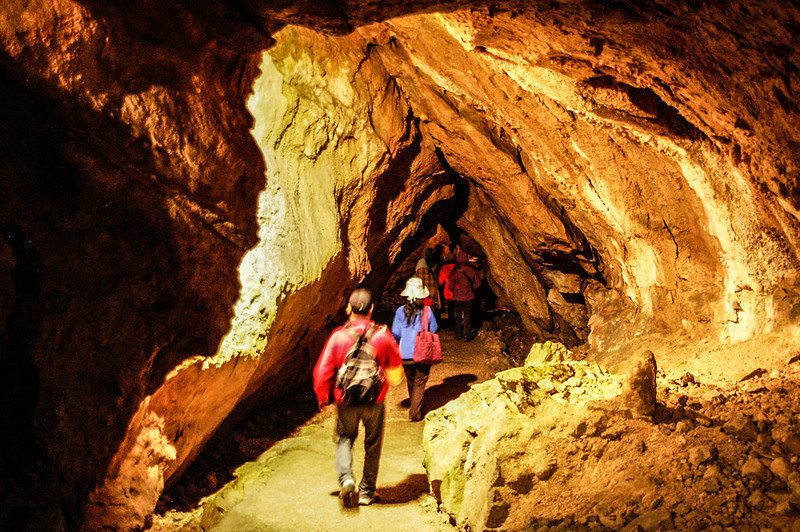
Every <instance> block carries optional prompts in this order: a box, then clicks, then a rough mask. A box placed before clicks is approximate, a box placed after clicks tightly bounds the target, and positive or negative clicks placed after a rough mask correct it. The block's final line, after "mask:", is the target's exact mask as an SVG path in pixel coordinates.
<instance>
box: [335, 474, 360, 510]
mask: <svg viewBox="0 0 800 532" xmlns="http://www.w3.org/2000/svg"><path fill="white" fill-rule="evenodd" d="M339 498H340V499H341V500H342V505H343V506H344V507H345V508H355V507H356V506H358V504H359V496H358V493H357V492H356V483H355V482H353V481H352V480H349V479H348V480H345V481H344V484H342V489H341V490H339Z"/></svg>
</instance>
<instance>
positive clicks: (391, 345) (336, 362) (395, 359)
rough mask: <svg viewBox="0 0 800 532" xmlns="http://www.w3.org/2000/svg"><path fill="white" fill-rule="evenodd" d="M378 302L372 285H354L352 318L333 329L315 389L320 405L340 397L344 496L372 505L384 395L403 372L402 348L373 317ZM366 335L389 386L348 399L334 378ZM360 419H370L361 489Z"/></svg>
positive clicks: (339, 465)
mask: <svg viewBox="0 0 800 532" xmlns="http://www.w3.org/2000/svg"><path fill="white" fill-rule="evenodd" d="M372 307H373V305H372V295H371V294H370V292H369V291H368V290H365V289H363V288H357V289H356V290H354V291H353V293H352V294H351V295H350V300H349V302H348V304H347V315H348V317H349V320H348V322H347V323H346V324H344V325H343V326H341V327H338V328H336V329H335V330H334V331H333V332H332V333H331V335H330V336H329V337H328V340H327V342H325V347H324V348H323V349H322V353H321V354H320V356H319V360H317V365H316V366H315V367H314V391H315V392H316V394H317V402H318V403H319V407H320V409H322V408H325V407H326V406H327V405H328V404H329V403H330V401H331V397H330V395H331V390H333V399H334V402H335V403H336V417H337V419H336V431H335V433H334V440H335V442H336V453H335V458H334V462H335V465H336V473H337V474H338V475H339V485H340V486H341V489H340V491H339V498H340V499H341V500H342V504H344V506H345V507H346V508H353V507H355V506H356V505H357V504H358V505H369V504H372V503H373V502H376V501H377V500H378V496H377V495H376V494H375V484H376V482H377V479H378V466H379V465H380V459H381V446H382V444H383V425H384V414H385V412H384V405H383V400H384V398H385V397H386V392H387V391H388V389H389V384H392V385H396V384H399V383H400V382H401V381H402V378H403V369H402V364H403V361H402V358H401V357H400V348H399V347H398V346H397V342H396V341H395V339H394V337H393V336H392V333H391V332H390V331H389V330H388V329H387V328H386V326H385V325H377V324H375V322H374V321H372V319H371V317H372ZM361 335H365V338H366V339H367V340H366V341H367V342H368V343H369V345H370V346H371V348H372V352H373V353H374V356H375V361H376V362H377V363H378V366H379V367H380V371H381V373H382V374H383V376H384V379H383V386H382V388H381V389H380V391H379V393H378V395H377V398H376V400H375V401H374V402H371V403H366V404H355V405H350V404H345V403H344V401H343V393H342V390H341V389H340V388H339V387H337V386H334V381H335V379H336V375H337V373H338V371H339V368H340V367H341V366H342V365H343V364H344V362H345V357H346V355H347V352H348V351H349V350H350V348H351V347H352V346H353V344H354V342H355V341H356V339H357V338H358V337H359V336H361ZM359 422H363V423H364V472H363V474H362V478H361V483H360V484H359V487H358V493H356V484H355V478H354V477H353V442H354V440H355V439H356V437H357V436H358V425H359Z"/></svg>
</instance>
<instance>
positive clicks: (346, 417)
mask: <svg viewBox="0 0 800 532" xmlns="http://www.w3.org/2000/svg"><path fill="white" fill-rule="evenodd" d="M384 413H385V410H384V408H383V403H380V404H375V405H363V406H348V405H336V432H335V433H334V436H333V440H334V441H335V442H336V455H335V459H334V461H335V464H336V473H337V474H338V475H339V485H340V486H341V485H342V484H344V481H345V480H353V481H355V479H354V478H353V442H354V441H355V439H356V438H357V437H358V423H359V421H361V422H363V423H364V472H363V474H362V476H361V483H360V484H359V486H358V491H359V492H360V493H362V494H366V495H374V494H375V483H376V482H377V480H378V467H379V466H380V461H381V447H382V446H383V423H384Z"/></svg>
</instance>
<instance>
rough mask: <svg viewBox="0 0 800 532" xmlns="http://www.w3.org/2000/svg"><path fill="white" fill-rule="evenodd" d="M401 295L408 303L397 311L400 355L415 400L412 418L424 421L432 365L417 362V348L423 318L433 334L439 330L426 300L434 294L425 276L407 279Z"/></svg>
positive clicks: (395, 323)
mask: <svg viewBox="0 0 800 532" xmlns="http://www.w3.org/2000/svg"><path fill="white" fill-rule="evenodd" d="M400 295H401V296H403V297H405V298H406V303H405V304H404V305H401V306H400V307H398V308H397V311H395V313H394V321H393V322H392V334H393V335H394V337H395V339H396V340H397V341H398V342H400V355H401V356H402V357H403V370H404V371H405V373H406V384H407V385H408V399H409V401H410V403H411V404H410V406H409V409H408V419H410V420H411V421H420V420H421V419H422V417H423V415H422V401H423V399H424V397H425V385H426V384H427V382H428V375H429V374H430V371H431V366H430V364H419V363H416V362H414V347H415V346H416V341H417V333H418V332H419V331H420V328H421V326H422V321H423V319H426V320H428V327H429V330H430V331H431V332H433V333H435V332H436V330H437V329H438V325H437V323H436V317H434V315H433V312H432V311H431V307H430V306H428V305H426V304H425V300H426V299H427V298H428V296H429V295H430V294H429V292H428V289H427V288H426V287H425V286H424V285H423V283H422V279H420V278H419V277H412V278H410V279H409V280H408V281H406V286H405V288H404V289H403V291H402V292H401V293H400Z"/></svg>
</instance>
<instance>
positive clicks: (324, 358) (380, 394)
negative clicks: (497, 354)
mask: <svg viewBox="0 0 800 532" xmlns="http://www.w3.org/2000/svg"><path fill="white" fill-rule="evenodd" d="M442 251H443V253H441V254H437V253H436V252H435V251H434V250H428V252H427V253H426V258H422V259H420V260H419V261H418V262H417V264H416V270H415V274H414V276H413V277H410V278H409V279H408V280H407V281H406V283H405V286H404V288H403V291H402V292H401V294H400V295H401V296H402V297H404V298H405V302H404V303H403V304H402V305H400V306H399V307H398V308H397V309H396V310H395V313H394V319H393V321H392V326H391V329H389V328H387V327H386V326H384V325H378V324H376V323H375V322H374V321H373V320H372V311H373V308H374V305H373V302H372V295H371V293H370V292H369V291H368V290H365V289H363V288H359V289H356V290H354V291H353V293H352V294H351V295H350V298H349V300H348V305H347V308H346V312H347V315H348V321H347V323H345V325H343V326H341V327H338V328H337V329H335V330H334V331H333V332H332V333H331V335H330V336H329V337H328V340H327V342H326V343H325V346H324V348H323V349H322V353H321V354H320V357H319V359H318V360H317V364H316V366H315V368H314V375H313V377H314V390H315V393H316V396H317V401H318V403H319V406H320V409H324V408H325V407H326V406H327V405H328V404H329V403H330V402H331V396H332V397H333V402H334V403H335V404H336V412H337V422H336V429H335V434H334V440H335V442H336V451H335V459H334V462H335V467H336V471H337V474H338V478H339V484H340V486H341V489H340V492H339V497H340V499H341V501H342V504H343V505H344V506H345V507H347V508H352V507H355V506H358V505H369V504H372V503H373V502H376V501H377V500H378V499H379V498H378V496H377V495H376V493H375V485H376V481H377V475H378V465H379V462H380V453H381V446H382V442H383V425H384V417H385V410H384V405H383V400H384V398H385V396H386V393H387V390H388V387H389V385H390V384H391V385H397V384H399V383H400V381H401V380H402V379H403V376H405V379H406V384H407V386H408V396H409V411H408V417H409V420H410V421H412V422H416V421H420V420H421V419H422V418H423V410H422V405H423V399H424V394H425V386H426V384H427V381H428V377H429V375H430V370H431V364H430V363H422V362H418V361H415V360H414V351H415V348H416V347H417V337H418V335H419V333H420V331H422V330H427V331H430V332H431V333H436V332H437V330H438V329H439V322H438V321H437V314H438V315H439V317H441V312H442V311H443V310H445V308H444V305H443V304H442V299H444V301H445V304H446V305H447V307H446V310H447V314H448V318H449V321H450V322H451V324H452V326H453V330H454V333H455V336H456V338H458V339H461V340H469V339H470V337H471V334H472V320H471V316H472V302H473V300H474V299H475V290H476V289H477V288H478V287H479V286H480V284H481V279H480V275H479V274H478V272H477V271H476V270H475V269H474V268H472V267H471V266H470V265H469V264H468V262H469V255H468V254H467V253H465V252H464V251H461V250H459V249H456V250H455V251H456V253H455V254H451V253H450V249H449V247H447V246H443V250H442ZM426 259H427V260H426ZM453 259H455V260H453ZM440 287H441V292H440ZM442 296H443V297H442ZM401 368H402V370H401ZM360 423H363V425H364V432H365V435H364V453H365V458H364V471H363V474H362V478H361V482H360V483H359V485H358V488H356V484H355V479H354V476H353V470H352V469H353V468H352V465H353V456H352V447H353V442H354V440H355V439H356V437H357V436H358V427H359V424H360Z"/></svg>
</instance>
